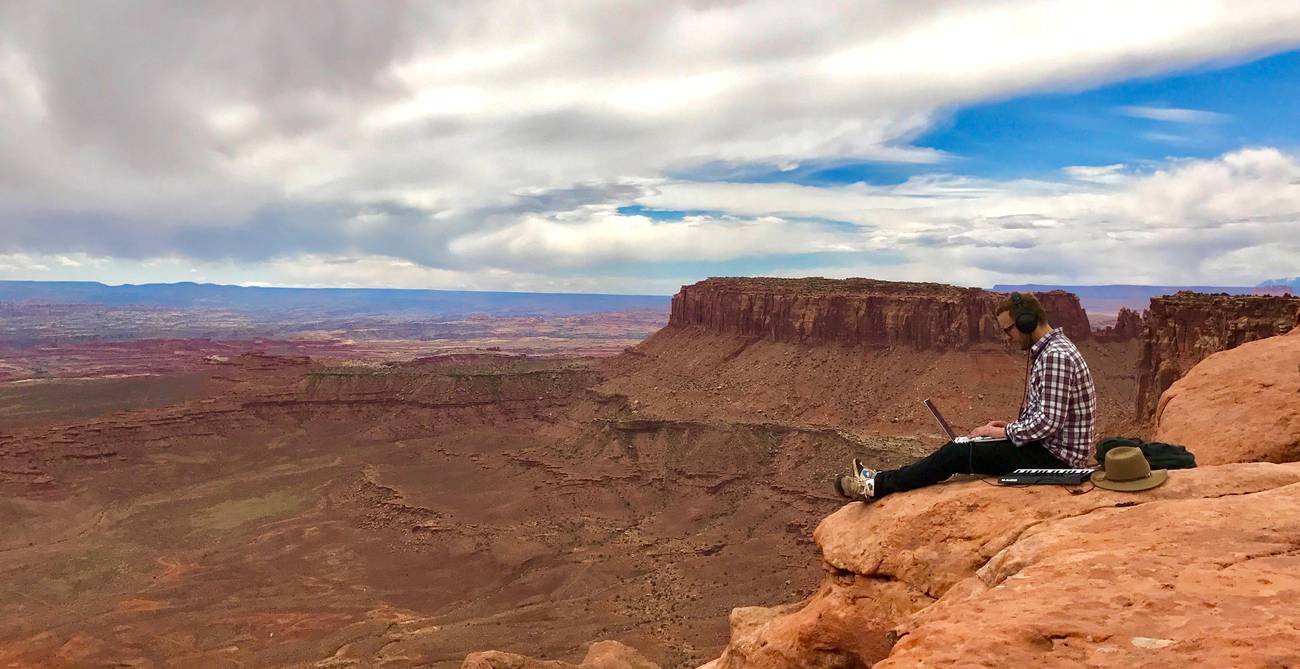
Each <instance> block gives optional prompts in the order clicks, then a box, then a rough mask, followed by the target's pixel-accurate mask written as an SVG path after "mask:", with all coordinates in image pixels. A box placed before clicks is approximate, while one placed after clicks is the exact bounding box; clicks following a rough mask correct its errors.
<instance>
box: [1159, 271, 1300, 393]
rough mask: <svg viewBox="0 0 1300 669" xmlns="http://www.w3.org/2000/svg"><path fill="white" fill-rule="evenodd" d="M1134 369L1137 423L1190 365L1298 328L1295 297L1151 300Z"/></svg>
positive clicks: (1184, 294) (1299, 303)
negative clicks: (1135, 373)
mask: <svg viewBox="0 0 1300 669" xmlns="http://www.w3.org/2000/svg"><path fill="white" fill-rule="evenodd" d="M1144 320H1145V325H1144V327H1143V335H1142V336H1143V339H1144V340H1145V341H1144V342H1143V344H1142V359H1141V361H1140V362H1139V363H1138V393H1137V407H1136V408H1137V415H1138V418H1141V419H1147V418H1151V417H1152V416H1154V414H1155V411H1156V405H1157V404H1158V403H1159V401H1160V395H1161V394H1162V393H1164V392H1165V390H1167V389H1168V388H1169V386H1171V385H1173V383H1174V381H1177V380H1178V379H1179V378H1181V377H1182V376H1183V374H1185V373H1186V372H1187V370H1189V369H1191V368H1192V366H1193V365H1195V364H1196V363H1198V362H1200V361H1201V360H1204V359H1205V358H1206V357H1208V356H1210V355H1211V354H1213V353H1217V352H1219V351H1226V350H1229V349H1232V348H1236V347H1237V346H1240V345H1242V344H1244V343H1246V342H1250V341H1255V340H1256V339H1264V338H1265V337H1272V336H1275V335H1280V334H1284V333H1286V332H1288V331H1290V330H1291V329H1292V328H1294V327H1295V326H1296V325H1297V324H1298V323H1300V297H1295V296H1270V295H1227V294H1224V293H1214V294H1209V293H1194V292H1191V291H1181V292H1179V293H1176V294H1174V295H1167V296H1165V297H1156V298H1152V299H1151V309H1150V311H1149V312H1148V315H1147V317H1146V318H1145V319H1144Z"/></svg>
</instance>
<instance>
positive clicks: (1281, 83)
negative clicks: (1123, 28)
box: [679, 51, 1300, 186]
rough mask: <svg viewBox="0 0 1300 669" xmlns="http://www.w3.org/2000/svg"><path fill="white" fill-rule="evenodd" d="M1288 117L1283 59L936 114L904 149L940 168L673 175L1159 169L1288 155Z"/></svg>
mask: <svg viewBox="0 0 1300 669" xmlns="http://www.w3.org/2000/svg"><path fill="white" fill-rule="evenodd" d="M1133 108H1139V109H1137V110H1135V109H1133ZM1142 108H1146V109H1179V110H1195V111H1201V112H1209V113H1210V114H1214V115H1215V116H1199V115H1193V118H1196V119H1197V120H1196V121H1195V122H1188V121H1182V122H1179V121H1171V120H1159V119H1153V118H1149V117H1144V116H1141V115H1140V114H1142ZM1148 116H1149V115H1148ZM1298 120H1300V51H1286V52H1283V53H1279V54H1273V55H1267V56H1263V57H1260V58H1258V59H1250V58H1246V59H1245V62H1240V63H1222V64H1219V63H1216V64H1210V65H1201V66H1197V67H1193V68H1188V69H1186V70H1174V71H1171V72H1167V73H1162V74H1160V75H1156V76H1146V77H1141V78H1138V79H1135V80H1132V81H1123V82H1119V83H1114V84H1109V85H1102V86H1097V87H1089V88H1084V89H1082V90H1066V91H1050V92H1043V93H1033V94H1029V95H1019V96H1015V97H1011V98H1008V99H1004V100H991V101H988V102H984V103H977V104H971V105H966V106H962V107H959V108H955V109H951V110H942V111H941V113H940V115H939V118H937V119H936V120H935V121H934V122H933V123H932V124H931V125H930V127H928V128H927V129H926V130H925V131H924V132H923V133H921V134H920V135H919V136H918V137H916V138H915V139H913V140H912V141H911V142H910V143H911V144H913V145H915V146H919V147H927V148H931V149H935V150H937V151H941V152H943V153H944V154H945V156H946V157H947V159H946V160H944V161H942V162H940V163H939V164H938V165H935V164H930V163H923V164H916V163H894V162H879V161H871V162H853V161H846V160H835V161H809V162H807V163H805V164H802V165H800V167H799V168H797V169H794V170H787V171H781V170H774V169H771V168H770V167H768V166H764V165H755V166H748V167H744V166H734V165H732V166H718V165H705V166H700V167H697V168H694V169H693V170H690V171H683V172H682V173H680V174H679V176H682V177H685V178H691V179H701V180H723V181H735V182H788V183H797V184H805V185H811V186H833V185H841V184H847V183H855V182H866V183H872V184H897V183H901V182H903V181H906V180H907V179H908V178H910V177H913V176H917V175H922V174H929V173H934V172H936V171H941V172H949V173H952V174H960V175H965V176H972V177H984V178H995V179H1024V178H1029V179H1034V178H1051V177H1053V176H1054V175H1055V173H1058V172H1059V171H1060V170H1061V169H1063V168H1065V167H1069V166H1073V165H1110V164H1115V163H1125V164H1129V165H1139V166H1140V165H1147V166H1158V165H1162V164H1164V163H1165V162H1166V161H1168V160H1170V159H1171V158H1172V159H1178V158H1213V157H1215V156H1218V155H1220V154H1223V153H1227V152H1229V151H1232V150H1235V149H1239V148H1242V147H1249V146H1273V147H1279V148H1283V149H1286V150H1288V151H1294V150H1295V149H1296V147H1298V146H1300V122H1298Z"/></svg>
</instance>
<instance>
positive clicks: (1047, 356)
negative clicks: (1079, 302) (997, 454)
mask: <svg viewBox="0 0 1300 669" xmlns="http://www.w3.org/2000/svg"><path fill="white" fill-rule="evenodd" d="M1029 358H1030V360H1032V361H1033V363H1032V367H1031V370H1030V373H1029V381H1028V388H1027V391H1026V398H1025V405H1024V406H1023V407H1021V409H1020V416H1019V418H1017V419H1016V421H1015V422H1014V423H1010V424H1008V425H1007V438H1008V439H1010V440H1011V441H1012V442H1013V443H1015V444H1016V445H1017V446H1023V445H1025V444H1027V443H1029V442H1031V441H1041V442H1043V447H1044V448H1046V449H1047V450H1048V451H1051V453H1052V455H1055V456H1056V457H1057V458H1059V459H1060V460H1061V461H1062V462H1064V463H1066V464H1068V465H1070V466H1071V467H1087V466H1089V460H1090V458H1091V456H1092V439H1093V430H1094V429H1095V423H1096V417H1097V389H1096V388H1095V387H1094V386H1093V384H1092V372H1090V371H1088V363H1086V362H1084V361H1083V356H1082V355H1080V354H1079V349H1077V348H1075V346H1074V342H1072V341H1070V340H1069V339H1068V338H1067V337H1066V336H1065V332H1063V331H1062V330H1061V329H1060V328H1057V329H1055V330H1052V331H1051V332H1049V333H1047V334H1046V335H1044V336H1043V338H1042V339H1039V340H1038V341H1037V342H1034V345H1033V347H1032V348H1030V349H1029Z"/></svg>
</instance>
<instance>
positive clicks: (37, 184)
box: [0, 0, 1300, 289]
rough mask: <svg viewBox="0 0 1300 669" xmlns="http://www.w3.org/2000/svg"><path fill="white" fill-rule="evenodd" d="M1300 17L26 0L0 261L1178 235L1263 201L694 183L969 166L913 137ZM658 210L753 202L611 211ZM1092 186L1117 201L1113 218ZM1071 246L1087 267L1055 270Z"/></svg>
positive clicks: (517, 265)
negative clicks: (757, 172) (1195, 218)
mask: <svg viewBox="0 0 1300 669" xmlns="http://www.w3.org/2000/svg"><path fill="white" fill-rule="evenodd" d="M1120 16H1122V17H1124V18H1123V20H1116V17H1120ZM49 35H58V36H59V39H58V40H50V39H48V36H49ZM1297 35H1300V5H1296V4H1295V3H1277V2H1271V1H1266V0H1257V1H1239V2H1233V3H1226V2H1209V1H1203V0H1197V1H1195V2H1188V3H1182V4H1180V6H1179V11H1177V12H1169V11H1168V5H1167V3H1164V2H1155V1H1141V0H1126V1H1123V2H1118V1H1109V0H1108V1H1104V2H1094V3H1089V4H1088V5H1086V6H1080V5H1077V4H1070V3H1063V2H1046V3H1044V2H1021V3H998V4H980V3H964V2H956V1H949V2H935V3H912V4H908V3H903V4H899V3H857V4H850V5H848V6H831V5H816V4H814V5H807V4H798V3H789V2H782V1H777V0H752V1H749V2H738V3H720V4H707V3H705V4H702V3H696V2H689V3H687V2H682V3H671V2H655V3H649V2H647V3H632V4H628V3H617V4H607V3H576V4H575V3H541V4H536V5H529V6H528V7H526V8H524V7H521V6H519V5H517V4H514V3H505V2H487V1H485V2H475V3H464V4H458V3H431V4H416V3H410V4H408V3H402V2H392V3H382V4H380V5H366V6H365V7H361V6H359V5H355V4H352V3H346V2H324V1H322V2H311V3H304V4H295V3H291V2H285V3H273V4H271V5H267V6H265V7H261V8H259V10H258V11H256V12H250V11H248V10H246V9H245V8H244V7H243V6H242V5H238V4H229V3H220V2H214V3H184V4H178V5H163V6H158V5H145V4H139V5H133V4H129V3H128V4H113V5H104V6H99V5H89V4H78V5H77V6H75V7H73V6H70V5H66V4H64V3H50V4H6V5H0V99H4V100H6V101H10V100H12V101H14V102H15V104H6V105H3V106H0V221H2V223H0V226H3V229H2V230H0V232H3V233H4V234H2V235H0V253H5V254H10V255H11V256H13V255H14V254H26V255H27V256H30V257H33V258H44V259H45V260H43V261H41V262H40V263H38V264H41V265H42V266H43V267H45V268H46V269H48V268H49V267H54V268H55V269H54V272H66V273H76V275H77V276H87V275H93V272H95V271H101V272H104V271H108V270H105V269H103V267H100V268H99V269H98V270H96V267H95V266H94V265H93V263H85V261H84V260H83V259H82V256H79V255H76V254H79V253H80V254H84V255H85V256H86V257H94V258H98V259H101V260H103V259H105V258H111V259H116V260H115V261H114V262H117V263H118V265H117V267H119V268H122V267H126V266H127V263H128V262H131V261H137V260H140V259H157V258H173V257H182V258H190V259H193V260H194V262H196V263H198V264H202V265H204V267H205V268H206V269H205V270H204V272H205V275H206V276H212V277H217V276H221V274H220V272H219V271H216V269H214V268H213V267H209V265H213V264H219V263H221V262H231V263H236V264H238V265H239V266H240V267H241V271H249V272H264V273H265V276H263V275H258V276H244V277H243V278H242V279H240V280H242V281H249V280H257V281H272V280H277V279H275V278H274V277H281V278H284V279H285V280H289V279H290V278H292V277H308V278H310V276H312V275H311V273H310V271H309V270H307V269H305V265H303V264H302V263H305V262H308V261H306V260H302V259H309V258H320V257H349V258H361V259H366V258H373V259H384V260H376V261H374V262H373V263H369V261H367V262H366V263H362V264H359V265H356V266H355V267H354V269H353V270H351V271H352V272H353V274H352V275H348V274H346V273H344V274H337V275H329V274H326V275H322V278H321V280H329V277H330V276H337V277H339V278H338V280H339V281H371V280H373V281H376V282H377V284H378V285H386V284H387V283H388V282H389V281H386V280H385V279H384V278H383V277H384V276H389V277H390V280H391V282H407V281H423V282H429V283H428V284H426V285H439V284H438V282H442V281H447V282H457V281H462V280H465V281H471V280H472V281H482V282H483V284H482V286H483V287H490V286H500V285H501V282H503V281H504V282H509V281H514V280H515V279H513V278H511V279H502V278H500V277H501V276H502V275H501V274H500V273H501V272H505V273H506V274H507V275H509V276H511V277H528V279H527V280H528V281H539V282H547V281H551V282H555V281H560V282H563V281H566V280H569V279H567V278H565V277H567V276H568V275H567V274H566V273H568V272H571V271H572V270H573V269H574V268H592V267H597V266H601V265H602V264H609V263H619V262H625V263H626V262H637V261H656V260H663V259H676V260H697V261H701V262H706V261H712V260H717V259H726V258H734V257H741V256H752V255H767V254H779V253H790V252H814V251H819V250H836V249H840V250H844V249H848V250H858V249H876V250H890V249H892V248H893V247H892V246H891V245H896V246H897V247H898V248H900V249H904V250H905V251H906V252H908V253H914V254H917V256H916V257H917V258H922V259H920V260H918V262H931V260H925V259H923V253H922V250H923V249H929V250H928V251H925V252H926V253H933V254H938V255H936V256H935V258H933V261H934V262H943V263H951V262H964V263H968V264H972V265H978V264H979V263H985V264H987V263H989V262H992V261H994V260H997V259H998V258H997V257H996V256H995V255H992V250H995V249H998V248H1002V247H1006V248H1013V249H1014V248H1015V244H1018V243H1019V241H1018V240H1020V239H1026V238H1027V239H1032V240H1034V241H1035V243H1039V244H1040V246H1041V243H1046V242H1051V243H1062V244H1064V242H1063V241H1061V240H1064V239H1067V238H1069V236H1070V235H1075V236H1076V237H1080V238H1083V239H1094V238H1095V239H1099V240H1112V241H1114V240H1116V239H1118V238H1121V237H1124V236H1125V235H1129V236H1134V235H1136V234H1137V233H1136V231H1135V230H1133V229H1129V228H1128V227H1122V226H1121V228H1114V225H1113V224H1112V222H1113V221H1117V220H1122V221H1129V222H1132V221H1135V220H1139V218H1137V217H1139V216H1145V215H1146V214H1147V213H1151V215H1152V216H1153V218H1152V219H1151V220H1152V222H1154V223H1155V224H1157V225H1158V226H1161V228H1162V229H1164V228H1167V229H1168V230H1174V229H1177V228H1178V226H1179V225H1183V224H1182V223H1178V221H1183V220H1184V219H1182V218H1179V217H1180V216H1184V215H1186V214H1188V213H1189V211H1190V212H1191V213H1192V214H1195V215H1204V216H1206V217H1207V220H1209V218H1212V215H1218V214H1216V212H1226V211H1229V210H1231V211H1232V212H1234V213H1233V214H1232V215H1234V216H1240V215H1242V213H1243V211H1242V210H1241V209H1240V206H1241V205H1242V202H1241V201H1238V200H1236V199H1233V198H1234V196H1232V195H1227V194H1224V195H1223V197H1222V198H1218V199H1214V198H1210V199H1208V200H1206V201H1204V202H1202V201H1199V200H1197V202H1196V203H1194V204H1193V203H1190V202H1189V197H1190V196H1189V195H1188V194H1186V193H1181V192H1179V193H1171V192H1163V191H1161V192H1156V191H1158V189H1157V188H1155V187H1152V192H1151V193H1147V194H1144V197H1149V198H1150V201H1149V202H1148V201H1146V200H1143V201H1138V199H1137V198H1136V196H1131V197H1126V196H1125V195H1124V193H1125V192H1127V191H1125V189H1133V188H1137V187H1138V184H1140V183H1142V181H1141V180H1142V179H1147V180H1157V181H1158V179H1159V178H1160V177H1159V175H1147V176H1135V175H1130V174H1128V173H1127V172H1126V171H1125V170H1124V169H1121V168H1114V167H1113V166H1107V167H1100V168H1098V167H1087V166H1081V167H1076V168H1071V170H1070V171H1068V172H1067V175H1068V176H1069V177H1070V178H1069V179H1067V180H1064V181H1061V182H1013V183H995V182H988V181H981V180H973V179H962V178H955V177H950V176H931V177H924V178H916V179H913V180H912V181H909V182H908V183H906V184H904V185H902V186H898V187H894V188H888V189H874V188H870V187H848V188H839V189H817V188H808V187H799V186H789V185H785V186H777V185H771V186H755V185H745V184H692V183H683V182H681V181H678V180H674V179H672V178H670V177H669V176H668V175H671V174H676V173H680V172H681V171H682V170H689V169H690V168H693V167H699V166H702V165H710V164H724V165H730V164H742V165H743V164H752V163H761V164H766V165H769V166H770V167H772V168H773V169H792V168H793V167H794V166H797V165H799V164H801V163H807V162H810V161H818V160H828V159H837V158H852V159H864V160H880V161H904V162H912V163H918V164H932V165H935V170H936V171H942V170H943V169H946V168H945V165H947V162H946V161H947V160H948V159H949V158H950V157H949V156H945V155H943V154H942V153H940V152H937V151H934V150H931V149H924V148H918V147H914V146H911V144H910V141H911V140H912V139H913V138H914V137H915V136H916V135H917V134H918V133H920V132H922V131H923V130H925V129H926V128H928V127H930V126H931V124H932V123H933V122H934V119H935V118H936V117H938V116H939V115H941V114H944V113H946V110H949V109H951V108H953V107H954V106H960V105H962V104H967V103H970V102H975V101H981V100H988V99H995V98H1000V97H1006V96H1011V95H1016V94H1019V93H1023V92H1027V91H1040V90H1073V89H1078V88H1082V87H1086V86H1091V85H1094V84H1097V83H1100V82H1105V81H1113V80H1119V79H1124V78H1129V77H1134V76H1140V75H1146V74H1154V73H1158V72H1163V71H1168V70H1170V69H1174V68H1180V67H1186V66H1189V65H1193V64H1200V63H1207V62H1225V61H1227V60H1231V59H1242V58H1248V57H1254V56H1257V55H1259V54H1262V53H1265V52H1269V51H1273V50H1278V49H1282V48H1287V47H1290V46H1294V45H1295V44H1297V43H1300V38H1298V37H1297ZM1129 112H1130V113H1136V114H1146V115H1147V116H1145V118H1158V119H1160V120H1170V121H1182V122H1189V121H1195V120H1197V119H1207V118H1209V117H1205V116H1203V114H1206V113H1207V112H1200V111H1198V110H1187V109H1171V108H1161V107H1155V106H1149V107H1138V108H1132V109H1130V110H1129ZM1236 159H1237V158H1234V157H1228V158H1225V159H1224V160H1222V161H1209V163H1206V165H1207V166H1203V167H1204V169H1206V170H1209V171H1210V172H1213V171H1214V170H1215V169H1219V170H1227V171H1228V172H1230V173H1231V174H1229V175H1228V176H1226V177H1215V176H1214V175H1213V174H1208V173H1207V174H1205V175H1203V178H1204V179H1207V180H1211V181H1214V180H1215V179H1220V180H1222V179H1227V181H1229V182H1231V184H1232V185H1233V186H1234V187H1236V186H1240V185H1241V184H1242V183H1247V182H1249V181H1250V180H1251V179H1254V178H1258V179H1262V180H1268V179H1271V178H1272V177H1269V176H1267V175H1256V176H1250V175H1247V174H1244V173H1236V172H1233V170H1234V169H1236V168H1234V167H1232V166H1231V165H1230V164H1229V163H1230V161H1231V160H1236ZM1246 160H1247V162H1251V163H1252V164H1253V165H1256V167H1260V165H1258V164H1257V163H1260V162H1267V161H1258V160H1254V159H1246ZM1287 160H1289V158H1287ZM1252 161H1253V162H1252ZM1193 168H1194V166H1191V167H1184V166H1177V165H1176V166H1174V167H1171V168H1170V171H1171V173H1176V174H1177V177H1176V178H1174V177H1170V179H1171V184H1169V185H1170V187H1171V188H1177V187H1181V184H1184V183H1185V182H1186V181H1188V180H1193V179H1195V178H1202V177H1197V176H1196V175H1194V174H1191V173H1187V172H1186V170H1189V169H1193ZM1252 169H1253V168H1252ZM1172 182H1177V183H1172ZM1257 195H1258V196H1259V197H1261V198H1263V199H1264V200H1266V201H1267V200H1269V199H1270V198H1277V197H1280V196H1278V195H1277V194H1269V193H1260V194H1257ZM1193 199H1194V198H1193ZM1243 199H1244V200H1248V199H1249V198H1247V197H1245V196H1243ZM633 201H639V202H641V203H643V204H646V205H650V206H665V207H676V208H681V209H703V210H716V211H724V212H726V215H725V216H714V215H703V216H699V217H695V218H693V219H691V220H688V221H686V222H680V223H678V222H673V223H664V222H655V221H652V220H649V219H646V218H641V217H635V216H621V215H618V214H617V212H616V211H615V210H614V208H615V207H617V206H619V205H621V204H627V203H629V202H633ZM1094 206H1097V207H1103V208H1104V207H1110V208H1111V209H1110V210H1108V211H1110V213H1109V214H1108V215H1107V216H1110V218H1106V217H1102V218H1096V217H1094V218H1090V217H1089V216H1088V215H1087V211H1088V208H1089V207H1094ZM1189 208H1190V209H1189ZM1026 213H1029V214H1032V216H1030V217H1028V218H1025V217H1024V215H1025V214H1026ZM1017 217H1019V218H1017ZM808 219H831V220H833V221H843V222H847V223H848V224H850V225H849V226H848V227H847V228H845V227H842V226H841V227H837V226H836V225H833V224H823V223H818V222H810V220H808ZM1049 220H1050V221H1058V222H1059V225H1057V226H1055V227H1052V226H1050V225H1049V224H1047V223H1046V221H1049ZM1143 220H1145V219H1143ZM1080 221H1090V223H1087V224H1089V225H1095V226H1099V227H1098V228H1097V230H1096V231H1094V230H1092V229H1089V230H1087V231H1081V230H1077V229H1076V228H1078V226H1079V225H1081V224H1080V223H1079V222H1080ZM1016 225H1022V226H1024V227H1020V228H1016V227H1014V226H1016ZM1125 225H1129V224H1128V223H1126V224H1125ZM1233 225H1251V224H1233ZM1108 226H1109V227H1108ZM1186 229H1188V230H1191V229H1195V230H1201V229H1203V228H1201V227H1196V226H1192V227H1189V228H1186ZM1204 229H1219V228H1204ZM1010 230H1016V231H1017V232H1016V233H1014V234H1013V233H1011V232H1008V231H1010ZM1169 234H1170V235H1174V233H1172V232H1171V233H1169ZM1188 234H1190V233H1188ZM1133 238H1136V237H1133ZM1076 241H1078V239H1076ZM1188 245H1189V246H1196V245H1195V244H1193V243H1191V242H1188ZM1079 248H1087V247H1085V246H1080V247H1079ZM945 249H946V250H945ZM944 254H947V255H944ZM1012 255H1013V256H1014V254H1012ZM59 257H67V258H72V259H75V260H76V262H81V263H83V264H84V265H85V266H84V267H75V266H67V265H64V264H61V263H60V262H59V261H58V260H57V258H59ZM1241 257H1248V256H1245V255H1242V256H1241ZM295 259H297V260H295ZM391 259H396V260H398V261H403V262H406V263H410V266H406V265H393V264H391V263H390V262H389V260H391ZM282 262H283V263H289V264H288V265H285V266H281V265H278V264H277V263H282ZM1242 262H1244V261H1242ZM8 264H9V265H11V266H13V267H18V265H17V264H14V263H8ZM1161 264H1162V265H1163V266H1166V267H1169V268H1173V267H1180V268H1181V267H1182V265H1181V264H1178V263H1173V262H1170V263H1161ZM1020 266H1021V267H1023V266H1027V265H1025V264H1022V265H1020ZM1073 266H1077V267H1081V268H1084V269H1086V266H1085V264H1084V263H1082V262H1076V263H1075V264H1074V265H1072V266H1071V265H1061V266H1059V267H1058V269H1061V270H1062V271H1064V270H1065V269H1067V268H1069V267H1073ZM1198 266H1200V267H1204V268H1208V269H1206V271H1221V272H1224V273H1230V272H1235V271H1237V270H1235V269H1232V268H1234V267H1240V266H1243V265H1242V263H1241V262H1238V263H1237V264H1232V263H1228V264H1221V265H1212V264H1206V263H1201V264H1199V265H1198ZM167 267H169V265H168V264H167V263H163V264H161V265H159V266H158V267H155V268H142V269H141V270H140V271H142V272H155V271H156V272H165V271H169V270H167V269H166V268H167ZM290 267H294V268H297V269H293V270H292V271H290V269H289V268H290ZM257 268H261V269H257ZM1214 268H1218V269H1214ZM33 271H36V270H33ZM591 271H595V270H591ZM891 271H902V270H898V269H894V270H891ZM944 271H947V265H945V266H944ZM980 271H983V270H980ZM990 271H992V270H990ZM1152 271H1156V270H1152ZM1160 271H1172V269H1165V270H1160ZM1179 271H1182V270H1181V269H1180V270H1179ZM80 272H85V273H90V274H84V273H80ZM382 272H388V273H389V274H387V275H384V274H383V273H382ZM972 276H975V275H972ZM494 277H496V278H494ZM557 277H558V278H557ZM686 278H688V279H689V278H691V277H686ZM932 278H936V279H942V278H943V277H942V276H940V275H935V276H933V277H932ZM572 280H573V281H574V282H583V281H595V279H589V278H574V279H572ZM602 280H605V281H607V282H608V284H607V285H608V286H610V287H611V288H610V289H614V287H617V286H623V285H625V283H626V282H632V281H635V279H630V278H628V279H624V278H617V274H612V275H610V276H606V277H604V279H602ZM1168 280H1172V277H1170V278H1169V279H1168ZM647 285H649V284H647ZM592 287H593V288H598V286H594V285H593V286H592Z"/></svg>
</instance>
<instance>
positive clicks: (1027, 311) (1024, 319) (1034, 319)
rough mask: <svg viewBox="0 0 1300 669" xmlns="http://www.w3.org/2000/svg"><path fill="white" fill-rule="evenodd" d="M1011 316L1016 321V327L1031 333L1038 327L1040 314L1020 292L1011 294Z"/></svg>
mask: <svg viewBox="0 0 1300 669" xmlns="http://www.w3.org/2000/svg"><path fill="white" fill-rule="evenodd" d="M1011 317H1012V318H1014V319H1015V321H1016V329H1017V330H1019V331H1021V332H1023V333H1025V334H1029V333H1031V332H1033V331H1034V329H1035V328H1037V327H1038V314H1036V313H1034V310H1033V309H1031V308H1029V306H1028V305H1026V304H1025V299H1024V298H1023V297H1020V293H1012V294H1011Z"/></svg>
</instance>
